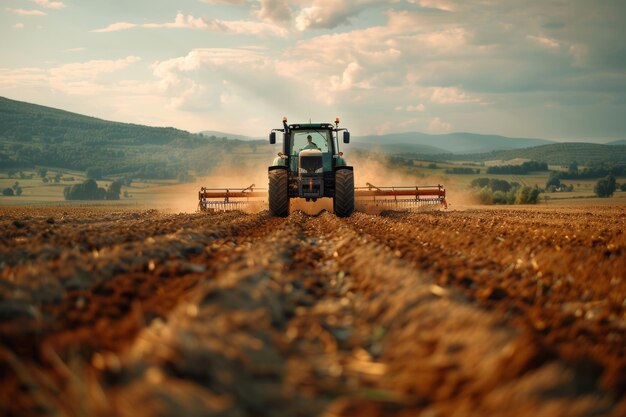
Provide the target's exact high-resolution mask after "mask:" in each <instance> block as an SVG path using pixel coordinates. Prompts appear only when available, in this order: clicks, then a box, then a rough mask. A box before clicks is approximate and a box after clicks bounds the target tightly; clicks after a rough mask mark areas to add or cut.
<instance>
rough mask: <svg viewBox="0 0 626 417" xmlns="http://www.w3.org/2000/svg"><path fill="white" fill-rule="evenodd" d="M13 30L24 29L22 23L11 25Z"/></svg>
mask: <svg viewBox="0 0 626 417" xmlns="http://www.w3.org/2000/svg"><path fill="white" fill-rule="evenodd" d="M13 28H14V29H23V28H24V23H21V22H20V23H16V24H14V25H13Z"/></svg>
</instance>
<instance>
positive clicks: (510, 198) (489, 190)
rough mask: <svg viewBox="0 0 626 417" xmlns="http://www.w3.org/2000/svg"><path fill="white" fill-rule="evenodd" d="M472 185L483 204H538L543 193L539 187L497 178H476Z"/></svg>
mask: <svg viewBox="0 0 626 417" xmlns="http://www.w3.org/2000/svg"><path fill="white" fill-rule="evenodd" d="M471 185H472V187H473V189H474V195H475V196H476V197H477V199H478V200H479V202H480V203H481V204H537V203H538V202H539V194H540V193H541V190H540V189H539V188H538V187H528V186H523V185H520V184H519V183H517V182H508V181H505V180H499V179H495V178H476V179H475V180H473V181H472V183H471Z"/></svg>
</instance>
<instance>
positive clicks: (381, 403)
mask: <svg viewBox="0 0 626 417" xmlns="http://www.w3.org/2000/svg"><path fill="white" fill-rule="evenodd" d="M320 222H321V223H322V226H321V227H322V228H323V229H325V230H326V231H327V233H329V234H330V233H332V235H334V236H336V239H337V246H336V252H335V256H336V257H337V260H338V265H339V267H340V268H343V270H344V271H345V273H346V276H347V277H349V278H347V279H348V281H349V282H350V283H351V287H350V289H349V293H351V294H352V297H351V298H352V305H353V308H354V314H355V315H357V316H359V317H361V318H362V319H364V320H365V321H367V322H368V323H371V325H372V327H373V331H372V334H373V335H376V337H377V340H375V343H373V344H372V345H371V346H370V347H369V349H368V350H367V353H368V356H366V357H368V360H369V361H372V362H376V363H371V366H372V369H375V370H376V372H380V375H377V377H376V378H375V379H374V382H373V385H372V388H374V389H375V391H374V392H376V390H380V391H379V395H381V398H380V399H378V400H375V401H372V400H371V399H367V400H364V399H362V398H361V399H358V398H357V399H356V401H355V400H354V399H353V398H348V399H346V398H343V399H340V400H338V401H337V403H336V404H337V407H338V409H339V410H341V412H339V415H360V414H363V413H365V412H370V413H371V410H378V412H377V413H376V414H372V415H393V414H394V410H396V411H397V412H398V414H401V413H402V412H406V411H407V410H411V412H415V413H417V412H418V411H429V412H433V413H435V414H439V413H443V414H444V415H447V414H450V413H452V412H454V411H456V412H458V411H459V410H463V412H465V413H467V414H469V415H476V414H489V415H493V414H497V415H500V414H507V415H528V414H529V413H533V414H537V415H586V413H588V412H601V413H605V412H608V410H609V409H610V408H611V402H612V396H611V395H610V394H602V392H601V390H599V389H598V388H597V387H596V386H595V384H594V380H593V375H587V374H586V373H584V372H578V370H576V369H573V368H570V367H568V366H566V365H563V364H561V363H559V362H554V361H550V360H549V354H548V353H547V352H545V351H544V350H543V349H542V345H541V344H537V343H536V342H535V339H534V337H533V336H532V335H529V334H526V333H523V332H522V333H519V332H517V331H515V330H513V329H511V328H506V327H504V326H502V321H501V319H500V318H499V317H498V315H497V314H493V313H488V312H485V311H481V310H479V309H477V308H475V307H474V306H472V305H471V304H470V303H468V302H466V301H465V300H464V298H463V297H461V296H460V294H457V293H455V292H454V291H453V290H447V289H445V288H443V287H440V286H438V285H436V284H434V281H433V280H431V279H430V278H429V276H428V275H424V273H423V272H420V271H418V270H416V269H415V268H414V267H413V265H412V264H411V263H409V262H407V261H405V260H403V259H402V258H401V257H400V256H399V254H398V253H397V251H396V250H395V249H393V248H392V247H389V246H387V245H385V244H381V243H379V242H377V241H376V240H375V239H372V237H371V236H370V235H368V234H366V233H359V232H358V231H356V230H354V229H352V228H351V227H349V226H347V225H346V222H345V221H340V220H339V219H337V218H335V217H334V216H331V215H325V216H322V217H321V219H320ZM539 381H540V382H541V386H542V389H541V390H538V391H533V390H531V389H529V388H527V387H530V386H534V385H535V384H537V383H538V382H539ZM550 392H554V393H556V392H567V393H568V394H569V395H570V396H569V397H568V398H567V400H564V399H563V398H562V397H561V396H560V395H558V394H550ZM373 404H374V405H373Z"/></svg>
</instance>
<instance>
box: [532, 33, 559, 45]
mask: <svg viewBox="0 0 626 417" xmlns="http://www.w3.org/2000/svg"><path fill="white" fill-rule="evenodd" d="M528 39H530V40H532V41H534V42H537V43H539V44H541V45H544V46H548V47H550V48H558V47H559V46H561V44H560V43H559V42H558V41H557V40H555V39H552V38H549V37H547V36H544V35H539V36H531V35H528Z"/></svg>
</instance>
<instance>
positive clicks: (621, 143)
mask: <svg viewBox="0 0 626 417" xmlns="http://www.w3.org/2000/svg"><path fill="white" fill-rule="evenodd" d="M607 145H612V146H624V145H626V139H620V140H614V141H613V142H609V143H607Z"/></svg>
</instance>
